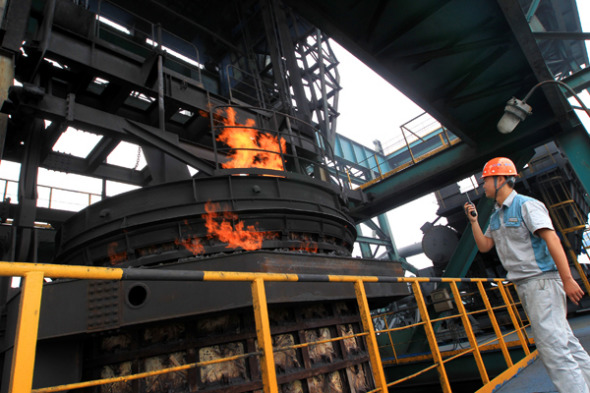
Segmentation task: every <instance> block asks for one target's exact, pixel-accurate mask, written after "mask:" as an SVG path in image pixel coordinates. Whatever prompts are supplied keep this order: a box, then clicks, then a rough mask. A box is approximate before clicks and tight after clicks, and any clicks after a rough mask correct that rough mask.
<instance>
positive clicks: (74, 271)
mask: <svg viewBox="0 0 590 393" xmlns="http://www.w3.org/2000/svg"><path fill="white" fill-rule="evenodd" d="M0 276H21V277H24V278H25V280H24V285H23V287H22V295H21V299H20V302H21V303H20V310H19V319H18V326H17V331H16V338H15V346H14V351H13V360H12V371H11V376H10V377H11V380H10V387H11V390H10V391H11V392H36V393H42V392H43V393H44V392H58V391H66V390H73V389H77V388H82V387H89V386H98V385H103V384H107V383H114V382H121V381H129V380H132V379H139V378H147V377H150V376H154V375H160V374H164V373H170V372H178V371H181V370H186V369H189V368H194V367H203V366H206V365H209V364H212V363H213V362H224V361H233V360H235V359H237V358H235V357H228V358H224V359H217V360H214V361H213V362H212V361H206V362H198V363H191V364H183V365H175V366H174V367H170V368H167V369H161V370H152V371H148V372H143V373H138V374H134V375H125V376H118V377H115V378H108V379H102V380H94V381H85V382H79V383H73V384H69V385H61V386H54V387H45V388H41V389H35V390H31V389H32V380H33V371H34V370H33V365H34V362H35V349H36V348H35V346H36V341H37V331H38V323H39V312H40V306H41V294H42V289H43V281H44V278H45V277H50V278H68V279H93V280H143V281H158V280H159V281H242V282H250V283H251V290H252V306H253V311H254V316H255V318H254V319H255V326H256V335H257V339H258V343H259V348H260V349H259V350H258V351H256V352H251V353H247V354H241V355H238V356H239V358H244V357H248V356H260V364H261V374H262V375H261V380H262V385H263V389H264V392H265V393H270V392H278V391H279V390H278V383H277V375H276V370H275V359H274V356H275V353H277V352H280V351H287V350H292V349H295V348H302V347H304V346H313V345H319V344H322V343H324V342H332V341H340V340H347V339H350V338H352V337H365V340H366V341H365V342H366V348H367V352H368V355H369V362H370V365H371V370H372V373H373V380H374V384H375V389H373V390H372V392H387V391H388V387H389V386H393V385H396V384H399V383H401V382H404V381H406V380H408V379H410V378H412V377H414V376H417V375H420V374H422V373H424V372H426V371H428V370H430V369H434V368H435V369H436V370H437V371H438V374H439V379H440V384H441V387H442V390H443V391H444V392H449V393H450V392H452V390H451V385H450V382H449V378H448V375H447V372H446V366H445V363H447V362H449V361H451V360H453V359H455V358H457V357H459V356H462V355H463V354H466V353H470V354H473V356H474V357H475V358H476V363H477V367H478V370H479V373H480V376H481V380H482V383H483V384H484V385H486V384H488V383H489V382H490V379H489V376H488V373H487V371H486V368H485V364H484V362H483V359H482V357H481V349H480V347H484V346H489V344H490V343H491V342H493V341H497V342H498V346H499V347H500V349H501V350H502V353H503V355H504V358H505V360H506V365H507V368H511V367H513V364H512V361H511V358H510V354H509V353H508V344H507V343H506V342H505V340H504V337H505V336H506V335H504V334H502V333H501V331H500V328H499V325H498V322H497V321H496V318H495V315H494V310H496V309H498V307H496V308H494V307H492V306H491V304H490V301H489V299H488V297H487V294H486V290H485V288H484V285H483V284H484V283H494V284H495V285H496V286H497V289H498V290H499V291H500V294H501V295H502V300H503V301H504V305H503V306H501V307H500V308H502V309H506V310H507V311H508V313H509V314H510V317H511V321H512V323H513V325H514V328H515V330H514V331H515V332H516V334H517V335H518V337H519V341H520V345H521V346H522V349H523V351H524V352H525V354H526V355H527V358H528V359H530V358H531V356H534V355H535V354H534V353H533V354H531V353H530V351H529V348H528V347H529V345H530V343H531V341H530V340H529V339H525V335H526V333H525V332H524V328H525V327H526V326H524V325H523V322H522V321H521V319H520V314H518V316H517V314H516V313H515V307H516V305H517V304H518V303H515V302H514V299H512V295H511V294H510V293H509V292H508V290H507V289H506V287H505V285H504V284H503V282H502V280H501V279H486V278H480V279H465V278H463V279H461V278H427V277H419V278H418V277H393V276H348V275H316V274H282V273H249V272H223V271H180V270H165V269H137V268H126V269H121V268H108V267H92V266H70V265H54V264H40V263H23V262H0ZM266 282H326V283H344V282H348V283H352V284H354V289H355V295H356V299H357V303H358V307H359V312H360V317H361V323H362V331H361V332H360V333H357V334H350V335H346V334H342V336H341V337H337V338H333V339H330V340H321V341H314V342H307V343H305V344H295V345H291V346H285V347H280V348H273V344H272V336H271V329H270V322H269V316H268V309H267V299H266V291H265V283H266ZM427 282H439V283H448V284H449V285H450V288H451V290H452V296H453V301H454V304H455V306H454V308H456V310H457V312H458V314H457V315H454V316H451V317H448V316H444V317H442V318H431V317H430V311H429V307H430V306H432V304H429V302H428V301H427V299H426V298H425V297H424V295H423V293H422V290H421V288H420V284H421V283H427ZM370 283H409V284H411V285H410V286H411V288H412V290H413V294H414V296H415V299H416V302H417V306H418V309H419V311H420V315H421V319H422V321H421V322H419V323H418V324H417V325H419V326H423V327H424V329H425V332H426V336H427V339H428V343H429V346H430V350H431V353H432V359H433V361H434V364H433V365H431V366H427V367H426V368H425V369H424V370H422V371H420V372H417V373H414V374H413V375H411V376H407V377H404V378H402V379H400V380H397V381H393V382H388V381H387V380H386V375H385V371H384V367H383V361H382V358H381V353H380V349H383V348H379V343H378V341H377V333H379V334H381V333H385V334H389V335H390V334H391V332H393V331H396V330H398V328H392V329H389V328H388V329H386V330H379V331H378V332H376V331H375V328H374V325H373V320H375V319H376V318H379V316H375V315H371V311H370V309H369V304H368V300H367V296H366V292H365V285H366V284H370ZM458 283H475V284H476V285H477V288H478V291H479V293H480V295H481V297H482V300H483V302H484V304H485V309H484V310H482V311H481V312H487V313H488V316H489V317H490V321H491V323H492V326H493V329H494V331H495V333H496V339H493V340H490V341H486V342H485V343H483V344H482V343H478V342H477V339H476V337H475V334H474V331H473V329H472V327H471V322H470V320H469V315H472V314H474V312H468V311H467V310H466V308H465V307H464V306H463V303H462V298H461V296H462V295H461V293H460V291H459V288H458V286H457V284H458ZM469 295H470V296H471V295H472V294H471V293H470V294H469ZM452 317H458V318H460V319H461V321H462V323H463V326H464V328H465V332H466V336H467V339H468V341H469V343H470V346H471V348H468V349H463V350H461V351H458V352H456V353H453V354H449V353H445V352H443V351H441V349H440V347H439V343H438V342H437V338H436V333H435V328H434V323H438V322H437V321H442V320H447V319H449V318H452ZM508 334H511V333H508ZM389 340H390V343H391V346H392V349H393V350H394V353H395V348H393V345H394V340H393V339H391V336H390V337H389ZM395 357H396V359H397V357H398V355H397V354H396V355H395Z"/></svg>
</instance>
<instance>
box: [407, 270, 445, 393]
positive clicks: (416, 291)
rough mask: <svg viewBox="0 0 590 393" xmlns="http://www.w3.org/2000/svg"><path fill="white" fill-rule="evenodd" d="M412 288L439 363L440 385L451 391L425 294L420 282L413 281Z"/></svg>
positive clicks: (433, 356)
mask: <svg viewBox="0 0 590 393" xmlns="http://www.w3.org/2000/svg"><path fill="white" fill-rule="evenodd" d="M412 289H413V291H414V297H415V298H416V303H417V304H418V310H420V316H421V317H422V321H424V330H425V331H426V337H427V338H428V345H430V351H431V352H432V358H433V360H434V363H435V364H436V365H437V366H436V369H437V371H438V376H439V379H440V386H441V388H442V391H443V392H444V393H451V392H452V390H451V385H450V383H449V377H448V376H447V370H446V369H445V365H444V363H443V359H442V356H441V354H440V349H439V348H438V343H437V342H436V335H435V334H434V329H433V327H432V322H431V321H430V316H429V315H428V308H427V307H426V302H425V301H424V295H422V289H420V282H419V281H412Z"/></svg>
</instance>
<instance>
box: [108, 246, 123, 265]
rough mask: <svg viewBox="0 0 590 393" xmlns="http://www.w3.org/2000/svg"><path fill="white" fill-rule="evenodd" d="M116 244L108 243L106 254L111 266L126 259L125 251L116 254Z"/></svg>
mask: <svg viewBox="0 0 590 393" xmlns="http://www.w3.org/2000/svg"><path fill="white" fill-rule="evenodd" d="M117 246H118V244H117V242H112V243H109V248H108V250H107V253H108V255H109V259H110V261H111V265H116V264H118V263H121V262H123V261H124V260H126V259H127V251H123V252H117Z"/></svg>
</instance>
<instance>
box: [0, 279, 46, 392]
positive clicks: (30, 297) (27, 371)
mask: <svg viewBox="0 0 590 393" xmlns="http://www.w3.org/2000/svg"><path fill="white" fill-rule="evenodd" d="M42 292H43V272H41V271H32V272H28V273H27V274H25V275H24V284H23V287H22V295H21V300H20V307H19V312H18V314H19V315H18V324H17V327H16V337H15V343H14V348H13V354H12V369H11V372H10V388H9V389H8V391H9V392H18V393H21V392H23V393H25V392H30V391H31V388H32V387H33V371H34V367H35V350H36V347H37V332H38V328H39V314H40V311H41V294H42Z"/></svg>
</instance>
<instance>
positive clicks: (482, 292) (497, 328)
mask: <svg viewBox="0 0 590 393" xmlns="http://www.w3.org/2000/svg"><path fill="white" fill-rule="evenodd" d="M477 288H478V289H479V294H480V295H481V299H482V300H483V303H484V304H485V306H486V310H487V311H488V317H489V318H490V322H491V323H492V327H493V328H494V333H496V337H497V338H498V343H499V344H500V349H501V350H502V355H503V356H504V360H505V361H506V366H507V367H512V366H513V365H514V363H513V362H512V358H511V357H510V353H509V352H508V347H507V346H506V341H504V336H503V335H502V331H501V330H500V325H498V321H497V320H496V314H494V309H493V308H492V305H491V303H490V299H489V298H488V294H487V293H486V290H485V288H484V286H483V283H482V282H481V281H478V282H477Z"/></svg>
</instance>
